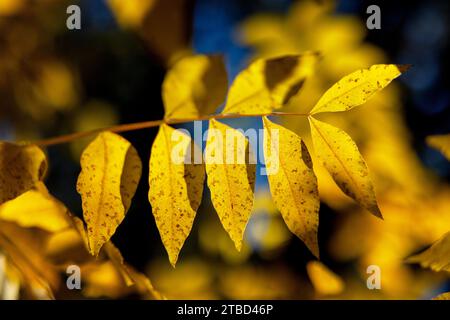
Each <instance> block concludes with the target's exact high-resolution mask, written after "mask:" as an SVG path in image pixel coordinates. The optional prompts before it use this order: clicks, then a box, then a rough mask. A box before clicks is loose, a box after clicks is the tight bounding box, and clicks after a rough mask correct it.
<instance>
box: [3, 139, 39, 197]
mask: <svg viewBox="0 0 450 320" xmlns="http://www.w3.org/2000/svg"><path fill="white" fill-rule="evenodd" d="M46 170H47V159H46V157H45V154H44V152H42V150H41V149H40V148H39V147H37V146H35V145H23V146H22V145H17V144H13V143H8V142H3V141H0V204H1V203H3V202H5V201H8V200H11V199H14V198H15V197H17V196H19V195H20V194H22V193H24V192H26V191H28V190H30V189H31V188H33V187H34V186H35V184H36V183H37V182H38V181H40V180H42V179H43V178H44V175H45V172H46Z"/></svg>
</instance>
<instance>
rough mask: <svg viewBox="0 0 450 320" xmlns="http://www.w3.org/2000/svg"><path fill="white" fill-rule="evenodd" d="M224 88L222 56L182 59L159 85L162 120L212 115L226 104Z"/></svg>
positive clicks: (195, 56) (225, 75)
mask: <svg viewBox="0 0 450 320" xmlns="http://www.w3.org/2000/svg"><path fill="white" fill-rule="evenodd" d="M227 88H228V83H227V74H226V71H225V65H224V62H223V57H222V56H218V55H216V56H205V55H194V56H188V57H185V58H182V59H180V60H179V61H178V62H177V63H176V64H175V65H174V66H173V67H172V68H171V69H170V70H169V71H168V72H167V75H166V77H165V79H164V82H163V85H162V96H163V101H164V109H165V115H164V117H165V118H167V119H169V118H192V117H194V118H195V117H199V116H202V115H203V116H204V115H209V114H212V113H214V111H216V109H217V108H218V107H219V106H220V104H221V103H222V102H223V101H224V100H225V96H226V93H227Z"/></svg>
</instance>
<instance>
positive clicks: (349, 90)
mask: <svg viewBox="0 0 450 320" xmlns="http://www.w3.org/2000/svg"><path fill="white" fill-rule="evenodd" d="M370 82H371V81H367V80H365V81H361V83H360V84H358V85H356V86H354V87H352V88H351V89H348V90H346V91H344V92H342V93H341V94H339V95H338V96H336V97H334V98H332V99H330V100H329V101H328V102H327V103H325V104H323V105H322V106H320V107H319V108H317V109H316V110H315V111H314V113H317V112H318V111H319V110H321V109H323V108H325V107H326V106H327V105H329V104H330V103H332V102H334V101H336V100H338V99H339V98H341V97H342V96H343V95H346V94H348V93H350V92H351V91H353V90H355V89H356V88H359V87H361V86H363V85H365V84H367V83H370ZM330 89H331V88H330ZM372 94H373V93H372ZM313 109H314V108H313Z"/></svg>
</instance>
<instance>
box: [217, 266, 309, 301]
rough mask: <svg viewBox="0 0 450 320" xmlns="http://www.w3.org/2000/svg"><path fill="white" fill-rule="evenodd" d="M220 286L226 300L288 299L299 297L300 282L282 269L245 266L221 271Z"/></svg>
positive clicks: (286, 270)
mask: <svg viewBox="0 0 450 320" xmlns="http://www.w3.org/2000/svg"><path fill="white" fill-rule="evenodd" d="M221 273H222V274H221V276H220V286H221V291H222V293H223V295H224V296H225V297H226V298H228V299H263V300H265V299H289V298H292V297H295V296H297V297H298V295H299V291H300V290H301V288H302V283H301V281H300V280H299V279H298V278H296V276H295V275H294V274H292V273H291V272H290V271H289V270H288V269H285V268H283V267H267V268H262V267H254V266H251V265H246V266H242V267H238V268H233V269H229V270H221Z"/></svg>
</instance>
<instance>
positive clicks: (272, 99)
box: [223, 53, 319, 114]
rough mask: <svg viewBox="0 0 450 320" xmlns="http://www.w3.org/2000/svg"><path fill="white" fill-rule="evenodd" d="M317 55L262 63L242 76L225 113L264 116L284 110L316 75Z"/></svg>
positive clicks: (254, 65)
mask: <svg viewBox="0 0 450 320" xmlns="http://www.w3.org/2000/svg"><path fill="white" fill-rule="evenodd" d="M318 56H319V55H318V54H317V53H305V54H303V55H286V56H281V57H276V58H272V59H260V60H257V61H255V62H253V63H252V64H251V65H250V66H249V67H248V68H247V69H245V70H243V71H242V72H241V73H239V74H238V75H237V76H236V78H235V80H234V81H233V84H232V85H231V87H230V90H229V93H228V97H227V103H226V105H225V109H224V110H223V113H241V114H264V113H270V112H271V111H272V110H274V109H279V108H281V107H282V106H284V105H285V104H286V103H287V102H288V101H289V99H290V98H292V96H294V95H295V94H296V93H297V92H298V91H299V90H300V88H301V87H302V85H303V83H304V82H305V80H306V78H307V77H309V76H310V75H311V74H312V71H313V67H314V65H315V63H316V62H317V60H318Z"/></svg>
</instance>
